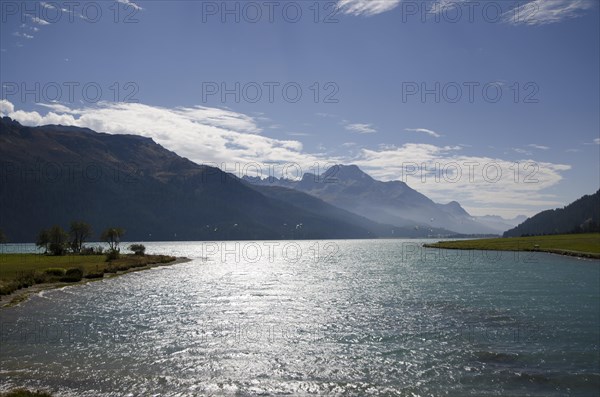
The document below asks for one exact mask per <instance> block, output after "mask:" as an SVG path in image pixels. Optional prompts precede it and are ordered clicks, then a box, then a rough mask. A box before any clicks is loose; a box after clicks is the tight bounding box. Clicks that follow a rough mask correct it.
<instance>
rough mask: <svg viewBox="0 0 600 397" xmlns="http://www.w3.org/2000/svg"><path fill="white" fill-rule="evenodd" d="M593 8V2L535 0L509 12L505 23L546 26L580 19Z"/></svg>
mask: <svg viewBox="0 0 600 397" xmlns="http://www.w3.org/2000/svg"><path fill="white" fill-rule="evenodd" d="M592 7H594V3H593V1H592V0H533V1H530V2H528V3H524V4H521V5H519V6H518V7H516V8H514V9H512V10H509V11H507V12H506V13H505V14H504V21H505V22H507V23H510V24H513V25H532V26H533V25H546V24H550V23H557V22H561V21H564V20H566V19H572V18H577V17H580V16H582V15H583V13H584V11H587V10H589V9H591V8H592Z"/></svg>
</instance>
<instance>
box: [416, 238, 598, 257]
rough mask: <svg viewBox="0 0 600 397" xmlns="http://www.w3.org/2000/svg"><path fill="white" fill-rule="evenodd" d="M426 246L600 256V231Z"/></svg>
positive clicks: (487, 239)
mask: <svg viewBox="0 0 600 397" xmlns="http://www.w3.org/2000/svg"><path fill="white" fill-rule="evenodd" d="M424 246H425V247H430V248H446V249H465V250H496V251H542V252H552V253H557V254H565V255H576V256H584V257H591V258H600V233H589V234H559V235H551V236H532V237H508V238H486V239H478V240H459V241H440V242H438V243H433V244H425V245H424Z"/></svg>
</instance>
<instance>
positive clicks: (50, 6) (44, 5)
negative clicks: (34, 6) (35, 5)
mask: <svg viewBox="0 0 600 397" xmlns="http://www.w3.org/2000/svg"><path fill="white" fill-rule="evenodd" d="M40 5H41V6H42V7H44V8H48V9H55V8H56V7H54V6H53V5H52V4H49V3H46V2H45V1H41V2H40Z"/></svg>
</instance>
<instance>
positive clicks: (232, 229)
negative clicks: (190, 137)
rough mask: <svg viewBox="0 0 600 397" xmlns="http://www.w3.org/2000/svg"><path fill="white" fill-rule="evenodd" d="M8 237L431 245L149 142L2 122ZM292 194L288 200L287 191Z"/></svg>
mask: <svg viewBox="0 0 600 397" xmlns="http://www.w3.org/2000/svg"><path fill="white" fill-rule="evenodd" d="M0 159H1V160H0V229H2V230H3V231H4V233H5V234H6V235H7V236H8V238H9V240H10V241H12V242H29V241H33V240H34V239H35V237H36V235H37V233H38V232H39V231H40V230H41V229H43V228H47V227H49V226H52V225H54V224H58V225H61V226H63V227H67V226H68V224H69V223H70V222H71V221H73V220H84V221H86V222H88V223H90V224H91V225H92V226H93V227H94V229H95V231H96V233H98V232H100V231H102V230H103V229H105V228H108V227H115V226H119V227H123V228H125V229H126V238H127V239H128V240H140V241H146V240H154V241H160V240H192V241H193V240H232V239H235V240H243V239H318V238H373V237H394V236H398V235H400V236H407V237H424V236H428V235H432V234H434V235H449V234H451V233H452V232H450V231H448V230H443V229H434V228H429V229H428V230H425V229H418V228H417V229H415V228H401V227H400V228H399V227H397V226H396V225H392V224H389V223H379V222H376V221H373V220H370V219H367V218H366V217H363V216H360V215H357V214H354V213H350V212H348V211H346V210H344V209H341V208H337V207H334V206H333V205H330V204H328V203H326V202H323V201H322V200H320V199H317V198H314V197H312V196H309V195H307V194H306V193H302V192H298V191H292V190H289V189H285V191H282V190H281V189H270V188H269V189H267V188H260V187H256V186H250V185H249V184H248V183H245V182H243V181H242V180H240V179H238V178H237V177H235V176H234V175H232V174H228V173H224V172H223V171H221V170H220V169H218V168H214V167H209V166H204V165H198V164H196V163H193V162H192V161H190V160H188V159H186V158H182V157H180V156H178V155H177V154H175V153H173V152H171V151H169V150H167V149H165V148H163V147H162V146H160V145H158V144H157V143H155V142H154V141H153V140H152V139H150V138H144V137H141V136H137V135H112V134H106V133H98V132H94V131H92V130H90V129H86V128H78V127H68V126H57V125H48V126H40V127H26V126H23V125H21V124H19V123H18V122H16V121H14V120H11V119H10V118H8V117H4V118H2V119H1V120H0ZM288 190H289V191H288Z"/></svg>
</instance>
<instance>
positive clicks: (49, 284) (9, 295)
mask: <svg viewBox="0 0 600 397" xmlns="http://www.w3.org/2000/svg"><path fill="white" fill-rule="evenodd" d="M175 261H177V258H176V257H174V256H167V255H121V256H120V257H119V258H118V259H113V260H110V261H107V260H106V256H105V255H65V256H51V255H43V254H0V302H2V303H3V304H4V305H6V303H8V305H12V304H16V303H19V302H21V301H23V300H25V299H27V296H28V295H29V294H30V293H33V292H38V291H41V290H44V289H49V288H57V287H62V286H65V285H69V284H75V283H82V282H88V281H93V280H99V279H103V278H105V277H112V276H116V275H120V274H123V273H128V272H132V271H137V270H143V269H147V268H150V267H153V266H157V265H161V264H167V263H174V262H175Z"/></svg>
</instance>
